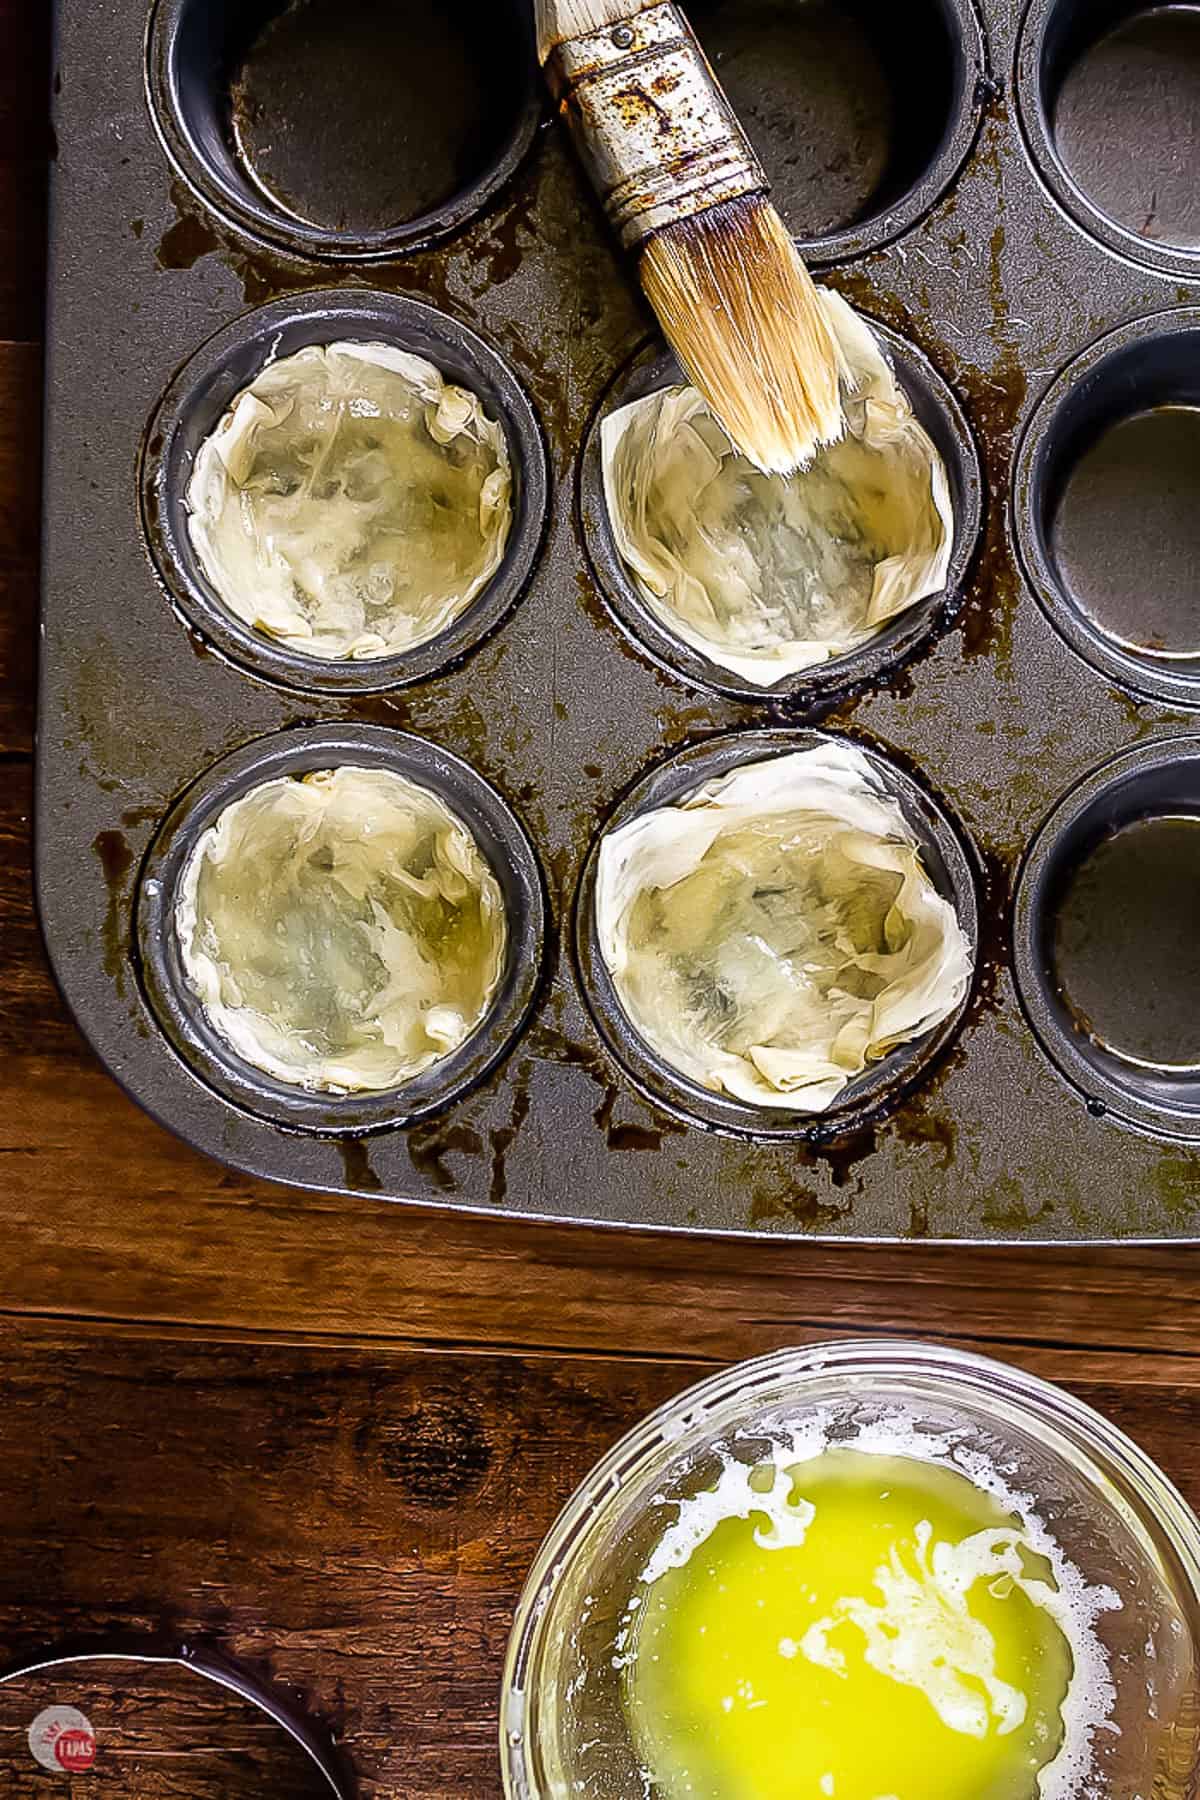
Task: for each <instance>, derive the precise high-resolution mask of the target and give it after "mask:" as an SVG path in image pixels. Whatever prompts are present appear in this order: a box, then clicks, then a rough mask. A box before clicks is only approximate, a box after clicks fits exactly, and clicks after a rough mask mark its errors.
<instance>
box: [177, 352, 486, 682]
mask: <svg viewBox="0 0 1200 1800" xmlns="http://www.w3.org/2000/svg"><path fill="white" fill-rule="evenodd" d="M186 498H187V506H188V515H189V516H188V532H189V535H190V537H191V540H192V545H193V548H194V549H195V552H196V555H197V557H198V558H199V561H200V565H201V567H202V568H203V570H204V573H205V575H206V576H207V578H208V580H209V582H210V583H211V585H212V587H213V589H214V590H215V592H216V593H217V594H218V595H219V597H220V598H221V600H222V601H223V602H224V604H225V605H226V606H227V607H228V608H229V610H230V611H231V612H232V613H234V614H235V615H236V616H237V617H238V618H240V619H242V620H244V621H245V623H246V624H248V625H251V626H253V627H254V629H255V630H257V631H261V632H263V633H265V634H266V635H267V636H268V637H270V638H273V639H275V640H277V641H278V642H279V643H281V644H284V645H286V646H287V647H288V648H290V649H292V650H295V651H299V652H300V653H301V654H303V655H306V656H312V657H320V658H322V659H325V660H345V659H355V660H360V659H366V658H372V657H381V656H395V655H398V654H400V653H402V652H403V651H405V650H409V649H411V648H413V647H414V646H415V645H417V644H422V643H425V642H426V641H427V640H428V639H429V638H432V637H435V636H436V635H437V634H438V633H439V632H440V631H444V630H445V629H446V627H447V626H448V625H450V624H452V623H453V621H454V620H455V619H456V618H458V616H459V615H460V614H461V613H462V612H464V611H465V609H466V608H467V607H468V606H469V605H470V604H471V602H472V600H474V599H475V598H476V596H477V595H478V594H479V593H481V592H482V590H483V588H484V587H486V586H487V584H488V582H489V581H490V580H491V578H492V576H493V575H495V573H496V571H497V570H498V569H499V567H500V564H501V562H502V561H503V559H504V552H505V548H506V546H507V543H508V536H509V531H510V527H511V524H512V471H511V467H510V463H509V455H508V445H507V442H506V440H505V436H504V432H503V429H502V428H501V426H500V425H499V424H498V423H497V421H496V420H494V419H492V418H489V417H488V415H487V413H486V412H485V411H484V409H483V405H482V403H481V401H480V400H479V398H478V396H477V395H475V394H473V393H470V392H468V390H467V389H466V388H462V387H456V386H454V385H453V384H451V383H449V382H447V381H446V380H445V379H444V378H443V376H442V375H441V373H440V372H439V371H438V370H437V369H436V368H435V367H434V366H433V364H432V363H430V362H427V361H426V360H425V359H424V358H423V357H420V356H414V355H412V354H411V353H409V352H407V351H404V350H398V349H396V348H395V347H394V346H393V345H390V344H360V343H352V342H345V343H334V344H313V345H309V346H308V347H307V348H306V349H303V350H298V351H297V352H296V353H295V354H294V355H293V356H285V357H283V358H281V359H280V360H279V361H278V362H272V363H268V365H267V367H266V368H265V369H263V370H262V372H261V373H260V374H259V375H258V376H256V377H255V379H254V380H253V381H252V382H251V383H250V385H249V387H246V388H244V389H243V390H242V392H241V393H240V394H239V395H238V396H237V398H236V399H235V401H234V402H233V404H232V406H231V407H230V408H229V410H228V411H227V412H226V414H225V415H224V417H223V418H222V420H221V422H220V424H219V425H218V426H217V428H216V430H215V431H214V432H212V433H211V435H210V436H209V437H208V438H206V440H205V441H204V443H203V444H202V445H201V447H200V450H199V453H198V454H197V457H196V464H195V468H194V470H193V472H192V477H191V480H190V481H189V483H188V488H187V496H186Z"/></svg>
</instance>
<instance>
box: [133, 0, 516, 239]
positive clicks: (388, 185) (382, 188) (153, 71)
mask: <svg viewBox="0 0 1200 1800" xmlns="http://www.w3.org/2000/svg"><path fill="white" fill-rule="evenodd" d="M147 91H148V95H149V101H150V108H151V113H152V115H153V118H154V122H155V125H156V127H157V130H158V133H159V136H160V138H161V140H162V143H163V146H164V148H165V150H166V152H167V155H168V156H169V157H170V159H171V161H172V162H173V164H174V165H175V167H176V169H177V171H178V172H179V174H180V175H181V176H182V177H183V179H184V180H185V181H186V182H187V184H188V185H189V187H191V188H192V189H193V190H194V191H195V193H196V194H197V195H199V197H200V198H201V199H202V200H204V201H205V202H206V203H207V204H208V205H209V206H211V207H212V208H213V209H214V211H216V212H217V213H219V214H220V215H221V216H222V217H223V218H224V219H225V220H226V221H227V222H228V223H229V224H231V225H233V226H235V227H236V228H237V229H238V230H240V231H245V232H248V233H250V234H252V235H253V236H255V237H259V238H263V239H266V240H267V241H268V242H270V243H273V244H278V245H280V246H281V247H282V248H284V249H287V250H292V251H295V252H298V253H300V254H302V255H307V256H317V257H338V258H351V259H354V258H358V259H367V258H381V257H385V256H395V255H398V254H401V253H403V252H405V251H409V250H414V249H418V248H420V247H421V246H423V245H425V244H429V243H432V242H434V241H435V240H436V239H438V238H442V237H445V236H447V235H449V234H450V233H452V232H454V231H457V230H458V229H459V228H460V227H461V226H462V225H463V224H465V223H466V221H467V220H468V219H470V218H471V217H472V216H473V215H474V214H475V213H477V212H480V211H481V210H482V209H483V208H484V207H486V206H487V205H488V204H489V203H490V201H491V200H492V199H493V198H494V197H495V195H496V194H497V193H498V191H499V190H500V188H501V187H502V186H503V185H504V183H505V182H506V181H507V180H508V179H509V177H510V176H511V175H512V174H513V173H514V171H515V170H516V168H517V167H518V165H519V163H520V162H521V160H522V158H523V157H524V155H525V153H526V152H527V150H528V149H529V147H530V145H531V144H532V142H533V138H534V135H535V133H536V131H537V126H538V121H539V118H540V116H541V105H542V101H541V93H540V84H539V80H538V72H537V66H536V62H535V58H534V52H533V40H532V28H531V14H530V9H529V8H528V7H526V6H524V5H522V4H520V3H519V0H467V3H466V4H463V5H459V6H452V7H447V6H444V5H441V4H439V0H409V4H406V5H404V6H389V5H387V4H384V3H383V0H252V3H251V4H248V5H238V4H236V0H158V3H157V5H156V6H155V9H154V12H153V16H152V19H151V24H150V31H149V37H148V45H147Z"/></svg>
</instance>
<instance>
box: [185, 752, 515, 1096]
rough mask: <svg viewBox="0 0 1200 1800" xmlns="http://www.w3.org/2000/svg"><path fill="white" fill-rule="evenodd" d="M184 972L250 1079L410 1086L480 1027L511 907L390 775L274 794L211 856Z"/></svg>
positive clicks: (457, 832) (292, 782) (294, 786)
mask: <svg viewBox="0 0 1200 1800" xmlns="http://www.w3.org/2000/svg"><path fill="white" fill-rule="evenodd" d="M175 929H176V932H177V934H178V938H179V945H180V952H181V956H182V961H183V966H184V970H185V972H186V975H187V978H188V981H189V983H190V984H191V986H192V988H193V990H194V991H195V993H196V994H197V995H198V997H199V999H200V1001H201V1003H202V1004H203V1007H204V1010H205V1013H206V1014H207V1017H208V1019H209V1021H210V1023H211V1024H212V1026H213V1028H214V1029H215V1030H216V1031H217V1032H218V1033H219V1034H220V1036H221V1037H223V1038H224V1039H225V1041H226V1042H227V1043H228V1044H229V1045H230V1046H231V1048H232V1049H233V1050H235V1051H236V1052H237V1054H238V1055H239V1056H241V1057H242V1058H243V1059H244V1060H245V1061H246V1062H248V1063H251V1064H252V1065H253V1066H254V1067H256V1068H258V1069H261V1070H263V1071H264V1072H265V1073H266V1074H269V1075H273V1076H275V1077H277V1078H278V1079H279V1080H280V1081H286V1082H290V1083H292V1084H294V1085H296V1086H298V1087H303V1088H310V1089H319V1090H326V1091H331V1092H343V1093H345V1092H362V1091H375V1090H382V1089H386V1088H392V1087H397V1086H399V1085H401V1084H402V1083H404V1082H405V1081H408V1080H411V1079H412V1077H413V1076H415V1075H418V1074H420V1073H421V1071H422V1070H424V1069H427V1068H429V1067H430V1065H431V1064H433V1063H435V1062H437V1061H438V1060H439V1059H440V1058H442V1057H445V1056H448V1055H449V1054H450V1053H451V1052H452V1051H454V1050H456V1049H457V1048H458V1046H459V1045H460V1044H462V1043H464V1042H465V1040H466V1039H467V1038H468V1037H469V1036H470V1035H471V1033H472V1032H473V1031H474V1030H475V1029H476V1027H477V1026H478V1025H479V1024H480V1022H481V1021H482V1019H483V1017H484V1014H485V1013H486V1011H487V1008H488V1006H489V1004H490V1002H491V999H492V997H493V995H494V994H495V992H496V990H497V988H498V986H499V983H500V977H501V973H502V969H503V965H504V955H505V947H506V943H507V935H508V932H507V922H506V918H505V910H504V898H503V895H502V893H501V890H500V885H499V882H498V881H497V879H496V876H495V874H494V873H493V871H492V869H491V867H490V866H489V864H488V862H487V860H486V859H485V857H484V855H483V853H482V852H481V850H480V848H479V846H478V844H477V843H476V841H475V838H474V836H473V835H472V833H471V832H470V830H469V829H468V827H467V826H466V825H465V824H464V822H463V821H462V819H460V818H459V817H458V816H457V815H456V814H455V813H454V812H452V811H451V809H450V807H449V806H447V804H446V803H445V801H444V800H442V799H441V798H439V796H438V795H437V794H434V793H432V792H431V791H430V790H429V789H427V788H424V787H421V786H420V785H419V784H418V783H416V782H414V781H410V780H409V779H408V778H407V777H406V776H402V775H399V774H396V773H395V772H393V771H391V770H388V769H378V768H358V767H353V766H345V767H341V768H337V769H332V770H322V771H320V772H318V773H315V774H309V775H305V776H303V777H300V778H296V777H291V776H284V777H282V778H280V779H277V780H272V781H267V782H264V783H263V784H262V786H260V787H257V788H254V789H252V790H251V791H250V792H249V793H248V794H244V795H243V796H242V797H241V798H240V799H238V800H234V801H233V802H231V804H230V805H228V806H227V807H226V808H225V810H224V812H222V813H221V815H220V817H219V818H218V819H217V821H216V823H215V824H214V825H212V826H210V827H209V829H208V830H207V831H206V832H205V833H204V835H203V836H202V837H201V838H200V839H199V841H198V843H197V844H196V847H195V849H194V850H193V852H192V854H191V856H190V858H189V860H188V863H187V865H186V867H185V869H184V873H183V878H182V881H181V884H180V896H179V900H178V903H177V906H176V910H175Z"/></svg>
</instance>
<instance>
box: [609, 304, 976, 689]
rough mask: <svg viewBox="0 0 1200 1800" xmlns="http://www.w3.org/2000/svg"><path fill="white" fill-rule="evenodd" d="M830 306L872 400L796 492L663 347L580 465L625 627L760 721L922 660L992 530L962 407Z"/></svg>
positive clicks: (934, 378)
mask: <svg viewBox="0 0 1200 1800" xmlns="http://www.w3.org/2000/svg"><path fill="white" fill-rule="evenodd" d="M823 292H824V294H825V304H826V306H827V307H828V308H831V309H833V310H832V312H831V318H832V319H833V320H834V321H835V322H836V323H837V325H838V329H839V338H840V340H842V341H844V342H845V343H846V344H847V345H848V346H849V359H850V361H851V363H852V366H853V367H854V370H855V373H856V375H857V376H858V378H859V382H860V389H861V397H860V404H859V405H858V407H857V408H856V407H855V406H854V404H853V402H851V403H850V407H849V415H850V421H851V429H850V431H849V432H848V434H847V436H846V438H845V439H844V440H843V442H842V443H841V444H838V445H834V446H833V447H832V448H831V449H829V450H827V451H823V452H819V453H818V455H817V457H816V458H815V459H814V461H813V463H812V465H811V466H810V468H809V469H807V470H803V471H801V472H800V474H798V475H796V476H794V477H790V478H788V479H787V480H785V479H784V478H782V477H778V476H762V475H760V474H759V473H758V472H757V471H756V470H754V469H752V468H751V466H750V465H748V464H746V463H745V461H744V459H743V458H741V457H740V456H738V455H737V453H736V452H734V451H733V450H732V447H731V446H730V445H729V444H728V440H727V439H726V438H725V435H724V433H723V432H722V431H721V428H720V427H719V426H718V425H717V424H716V422H715V421H714V420H713V419H712V418H711V415H709V414H708V412H707V409H706V408H705V407H704V406H703V403H702V402H701V401H700V398H699V396H698V395H697V394H696V393H695V390H694V389H691V388H689V387H688V385H687V383H686V379H685V377H684V375H683V373H682V371H681V370H680V368H679V365H678V363H677V362H676V360H675V358H674V356H673V355H672V354H671V353H670V352H668V351H664V350H663V349H662V346H661V345H660V344H653V345H650V346H648V347H647V348H646V349H644V350H643V351H641V352H640V353H639V354H638V355H637V356H636V357H635V358H634V360H633V361H632V362H631V363H630V364H629V365H628V366H627V367H626V369H625V370H624V371H622V373H621V374H620V375H619V376H618V378H617V381H616V383H615V384H614V386H613V388H612V389H611V390H610V392H609V393H608V394H607V395H606V396H605V398H604V400H603V401H602V402H601V405H600V408H599V410H598V412H597V414H596V417H595V419H594V420H593V423H592V426H591V429H590V431H589V434H588V437H587V441H586V443H585V446H584V451H583V457H582V461H581V465H580V491H579V506H580V512H581V516H582V522H583V531H584V537H585V541H586V544H587V549H588V553H589V556H590V558H591V561H592V565H593V567H594V569H595V572H596V576H597V579H598V581H599V583H600V586H601V589H602V591H603V593H604V595H605V597H606V598H607V600H608V602H609V604H610V606H611V607H612V610H613V612H614V613H615V615H616V617H617V620H618V623H620V624H621V625H622V626H623V627H624V628H625V629H626V630H627V631H628V632H629V633H630V635H631V636H632V637H634V638H635V639H636V641H637V642H638V643H639V644H640V645H641V647H642V648H643V649H645V650H646V651H647V652H648V653H649V654H650V655H651V656H652V657H653V658H654V660H655V662H657V663H658V664H659V665H660V666H662V667H664V668H666V669H668V670H670V671H671V672H672V673H673V674H675V675H676V676H679V677H682V678H683V679H684V680H685V681H687V682H688V684H689V685H691V686H694V687H697V688H702V689H705V690H707V691H709V692H713V693H718V694H723V695H727V696H729V697H731V698H734V699H738V700H744V701H751V702H756V703H758V704H763V703H764V702H769V701H777V700H783V701H788V702H791V703H794V704H800V705H802V704H805V703H812V702H815V701H817V700H819V699H821V698H823V697H824V696H826V695H829V694H832V693H836V692H840V691H842V690H844V689H846V688H850V687H856V686H859V685H863V684H866V683H869V682H871V681H875V680H878V679H880V678H881V677H883V676H884V675H885V673H886V672H887V671H888V670H889V669H891V668H893V667H895V666H896V665H897V664H898V663H900V662H901V661H903V660H904V658H905V657H906V656H908V655H910V654H911V653H912V652H913V651H914V650H915V649H916V648H917V646H918V645H920V644H921V643H922V642H923V641H924V640H925V639H927V638H928V637H929V635H930V634H931V633H932V632H933V631H934V630H935V628H936V627H937V625H938V623H939V621H944V620H946V619H947V618H948V617H949V616H950V615H951V614H952V612H953V609H954V607H955V605H956V603H957V601H958V599H959V597H960V595H961V591H962V585H963V580H964V577H965V574H966V570H967V567H968V565H969V562H970V559H971V555H972V553H973V551H974V548H975V545H976V542H977V540H978V534H979V526H980V519H981V516H982V491H983V483H982V476H981V472H980V467H979V459H978V455H977V452H976V450H975V446H974V443H973V441H972V438H971V435H970V431H969V429H968V427H967V424H966V421H965V419H964V418H963V415H962V411H961V409H960V408H959V406H958V403H957V401H956V400H955V398H954V395H953V394H952V392H951V391H950V389H949V388H948V387H947V386H946V384H945V382H944V381H943V380H942V378H941V377H940V376H939V375H938V374H937V372H936V370H934V369H933V367H932V366H931V365H930V364H929V363H928V362H927V361H926V360H925V358H924V357H923V356H922V355H921V354H920V352H919V351H918V350H916V349H914V348H913V346H912V345H910V344H908V343H906V342H905V340H904V339H903V338H900V337H898V336H897V335H896V334H895V333H894V332H891V331H888V330H886V329H885V328H884V327H882V326H879V325H877V324H875V323H874V321H867V320H863V319H860V318H859V317H858V315H857V314H855V313H854V312H853V311H852V309H851V308H849V307H848V306H847V305H846V303H845V301H844V300H842V299H841V297H840V296H839V295H836V294H829V293H828V291H827V290H823ZM848 596H849V597H850V598H849V600H848V599H847V597H848ZM806 640H813V641H806Z"/></svg>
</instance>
